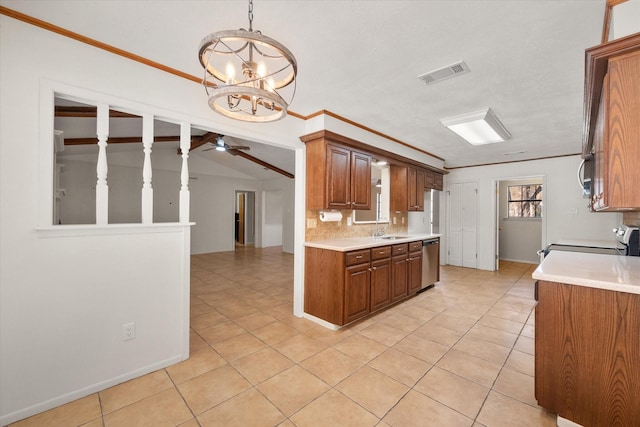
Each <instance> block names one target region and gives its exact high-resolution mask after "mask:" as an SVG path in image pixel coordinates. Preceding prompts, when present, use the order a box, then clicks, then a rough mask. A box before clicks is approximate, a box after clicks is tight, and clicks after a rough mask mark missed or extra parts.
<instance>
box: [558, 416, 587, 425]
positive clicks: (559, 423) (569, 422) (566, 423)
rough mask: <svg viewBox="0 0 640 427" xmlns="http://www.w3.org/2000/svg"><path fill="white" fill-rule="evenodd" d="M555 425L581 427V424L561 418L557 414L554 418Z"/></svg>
mask: <svg viewBox="0 0 640 427" xmlns="http://www.w3.org/2000/svg"><path fill="white" fill-rule="evenodd" d="M556 425H557V426H558V427H582V424H578V423H574V422H573V421H571V420H568V419H566V418H562V417H561V416H560V415H558V419H557V420H556Z"/></svg>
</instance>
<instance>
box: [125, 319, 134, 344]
mask: <svg viewBox="0 0 640 427" xmlns="http://www.w3.org/2000/svg"><path fill="white" fill-rule="evenodd" d="M135 337H136V324H135V323H134V322H131V323H125V324H124V325H122V339H123V340H124V341H129V340H132V339H134V338H135Z"/></svg>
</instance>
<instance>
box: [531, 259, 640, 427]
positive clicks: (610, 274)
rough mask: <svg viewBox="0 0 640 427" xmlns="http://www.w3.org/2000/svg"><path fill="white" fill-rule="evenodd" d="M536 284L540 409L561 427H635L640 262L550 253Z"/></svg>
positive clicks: (639, 413)
mask: <svg viewBox="0 0 640 427" xmlns="http://www.w3.org/2000/svg"><path fill="white" fill-rule="evenodd" d="M533 278H534V279H536V280H538V282H536V299H537V301H538V304H537V306H536V309H535V316H536V328H535V395H536V399H537V400H538V404H539V405H540V406H542V407H544V408H546V409H547V410H549V411H551V412H553V413H555V414H558V425H559V426H569V425H570V426H575V425H576V424H575V423H577V424H578V425H582V426H604V425H607V426H609V425H620V426H626V425H637V422H638V420H640V394H638V390H640V333H639V330H640V258H639V257H633V256H618V255H602V254H587V253H576V252H564V251H552V252H551V253H549V255H548V256H547V257H546V258H545V259H544V261H543V262H542V263H541V264H540V266H538V268H537V269H536V271H535V272H534V273H533ZM565 420H569V421H571V423H566V421H565Z"/></svg>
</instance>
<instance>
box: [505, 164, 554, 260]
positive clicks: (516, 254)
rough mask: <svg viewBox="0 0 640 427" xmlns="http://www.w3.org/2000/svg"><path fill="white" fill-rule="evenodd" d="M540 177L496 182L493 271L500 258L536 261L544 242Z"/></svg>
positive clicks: (543, 192) (543, 210) (542, 185)
mask: <svg viewBox="0 0 640 427" xmlns="http://www.w3.org/2000/svg"><path fill="white" fill-rule="evenodd" d="M544 189H545V183H544V176H531V177H514V178H504V179H500V180H497V181H496V218H495V227H496V228H495V230H496V242H495V248H496V253H495V270H496V271H498V270H499V267H500V261H501V260H502V261H512V262H522V263H529V264H537V263H539V262H540V257H539V255H538V253H537V252H538V251H539V250H540V249H542V246H543V242H544V241H545V234H546V233H545V230H546V215H545V210H546V209H545V204H546V198H545V191H544Z"/></svg>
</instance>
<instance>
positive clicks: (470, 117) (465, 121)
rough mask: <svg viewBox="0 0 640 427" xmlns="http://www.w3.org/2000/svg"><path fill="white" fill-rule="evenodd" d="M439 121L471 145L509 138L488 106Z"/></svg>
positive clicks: (509, 135)
mask: <svg viewBox="0 0 640 427" xmlns="http://www.w3.org/2000/svg"><path fill="white" fill-rule="evenodd" d="M440 123H442V124H443V125H444V126H446V127H448V128H449V129H451V130H452V131H453V132H455V133H457V134H458V135H460V136H461V137H462V138H464V139H465V140H466V141H467V142H468V143H469V144H472V145H482V144H492V143H494V142H503V141H505V140H507V139H509V138H511V134H510V133H509V131H508V130H507V129H506V128H505V127H504V126H503V125H502V123H500V120H498V118H497V117H496V116H495V114H494V113H493V111H491V109H490V108H485V109H484V110H480V111H474V112H472V113H466V114H461V115H459V116H454V117H448V118H446V119H441V120H440Z"/></svg>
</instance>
